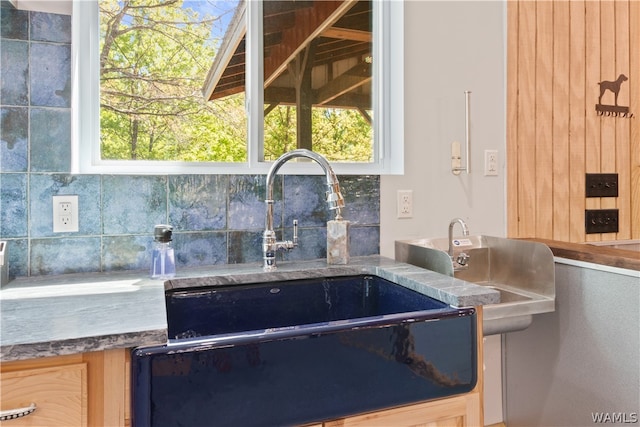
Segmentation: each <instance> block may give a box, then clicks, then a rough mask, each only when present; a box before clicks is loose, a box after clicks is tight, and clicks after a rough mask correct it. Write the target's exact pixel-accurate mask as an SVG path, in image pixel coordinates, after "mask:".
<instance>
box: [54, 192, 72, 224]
mask: <svg viewBox="0 0 640 427" xmlns="http://www.w3.org/2000/svg"><path fill="white" fill-rule="evenodd" d="M77 231H78V196H77V195H75V194H74V195H70V196H53V232H54V233H75V232H77Z"/></svg>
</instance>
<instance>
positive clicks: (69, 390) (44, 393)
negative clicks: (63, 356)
mask: <svg viewBox="0 0 640 427" xmlns="http://www.w3.org/2000/svg"><path fill="white" fill-rule="evenodd" d="M0 382H1V384H0V409H1V410H2V411H7V410H11V409H16V408H24V407H28V406H29V405H30V404H31V403H35V404H36V407H37V409H36V410H35V411H34V412H33V413H32V414H30V415H27V416H24V417H21V418H16V419H13V420H7V421H4V422H2V426H7V427H14V426H50V427H55V426H65V427H69V426H86V425H87V366H86V364H85V363H77V364H72V365H62V366H53V367H47V368H38V369H24V370H19V371H13V372H3V373H2V374H0Z"/></svg>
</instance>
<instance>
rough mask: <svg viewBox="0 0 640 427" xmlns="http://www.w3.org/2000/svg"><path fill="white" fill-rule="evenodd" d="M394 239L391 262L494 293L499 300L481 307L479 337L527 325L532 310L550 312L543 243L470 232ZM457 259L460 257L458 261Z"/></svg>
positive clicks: (550, 267)
mask: <svg viewBox="0 0 640 427" xmlns="http://www.w3.org/2000/svg"><path fill="white" fill-rule="evenodd" d="M451 246H452V247H453V253H452V254H451V255H450V254H449V253H448V251H449V250H450V249H449V248H450V242H449V239H448V238H424V239H415V240H402V241H401V240H398V241H396V244H395V251H396V254H395V257H396V260H398V261H402V262H406V263H409V264H413V265H416V266H418V267H423V268H426V269H429V270H432V271H436V272H438V273H441V274H446V275H449V276H453V277H455V278H458V279H462V280H465V281H467V282H471V283H474V284H477V285H480V286H485V287H489V288H492V289H495V290H497V291H499V292H500V302H499V303H497V304H490V305H485V306H484V322H483V332H484V334H485V335H492V334H500V333H504V332H512V331H518V330H522V329H525V328H527V327H528V326H529V325H530V324H531V322H532V321H533V315H534V314H540V313H547V312H552V311H554V310H555V266H554V261H553V253H552V252H551V250H550V249H549V248H548V247H547V246H546V245H544V244H542V243H538V242H529V241H525V240H516V239H506V238H501V237H493V236H484V235H474V236H464V237H462V238H456V239H453V240H452V241H451ZM459 260H463V263H462V264H460V263H459Z"/></svg>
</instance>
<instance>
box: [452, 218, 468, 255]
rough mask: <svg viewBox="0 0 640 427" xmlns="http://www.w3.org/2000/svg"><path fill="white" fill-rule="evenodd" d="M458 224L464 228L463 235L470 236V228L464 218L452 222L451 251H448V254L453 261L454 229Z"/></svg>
mask: <svg viewBox="0 0 640 427" xmlns="http://www.w3.org/2000/svg"><path fill="white" fill-rule="evenodd" d="M456 224H460V226H461V227H462V234H463V235H464V236H468V235H469V227H467V223H466V222H464V220H463V219H462V218H454V219H452V220H451V222H450V223H449V250H448V253H449V256H450V257H451V259H453V227H454V226H455V225H456Z"/></svg>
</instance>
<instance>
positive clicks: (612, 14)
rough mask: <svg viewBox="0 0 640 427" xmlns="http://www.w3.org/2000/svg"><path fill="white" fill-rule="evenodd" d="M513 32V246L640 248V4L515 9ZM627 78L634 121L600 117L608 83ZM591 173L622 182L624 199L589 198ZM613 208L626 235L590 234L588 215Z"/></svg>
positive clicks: (511, 7)
mask: <svg viewBox="0 0 640 427" xmlns="http://www.w3.org/2000/svg"><path fill="white" fill-rule="evenodd" d="M507 26H508V27H507V221H508V224H507V233H508V235H509V237H537V238H545V239H554V240H560V241H567V242H585V241H596V240H626V239H640V124H639V122H640V0H553V1H549V0H539V1H531V0H526V1H525V0H508V3H507ZM619 74H625V75H626V76H627V77H628V79H629V80H628V81H626V82H624V83H623V84H622V86H621V90H620V93H619V97H618V105H620V106H628V107H629V113H631V114H633V115H634V117H633V118H619V117H618V118H615V117H605V116H599V115H598V114H597V112H596V110H595V105H596V104H597V103H598V96H599V94H600V92H599V85H598V82H600V81H604V80H616V78H617V77H618V75H619ZM609 97H610V98H609ZM602 104H613V95H612V93H611V92H607V93H606V94H605V95H604V96H603V98H602ZM586 173H618V180H619V195H618V197H617V198H610V197H609V198H586V197H585V174H586ZM605 208H606V209H609V208H617V209H619V215H620V224H619V232H618V233H608V234H586V232H585V221H584V211H585V209H605Z"/></svg>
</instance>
